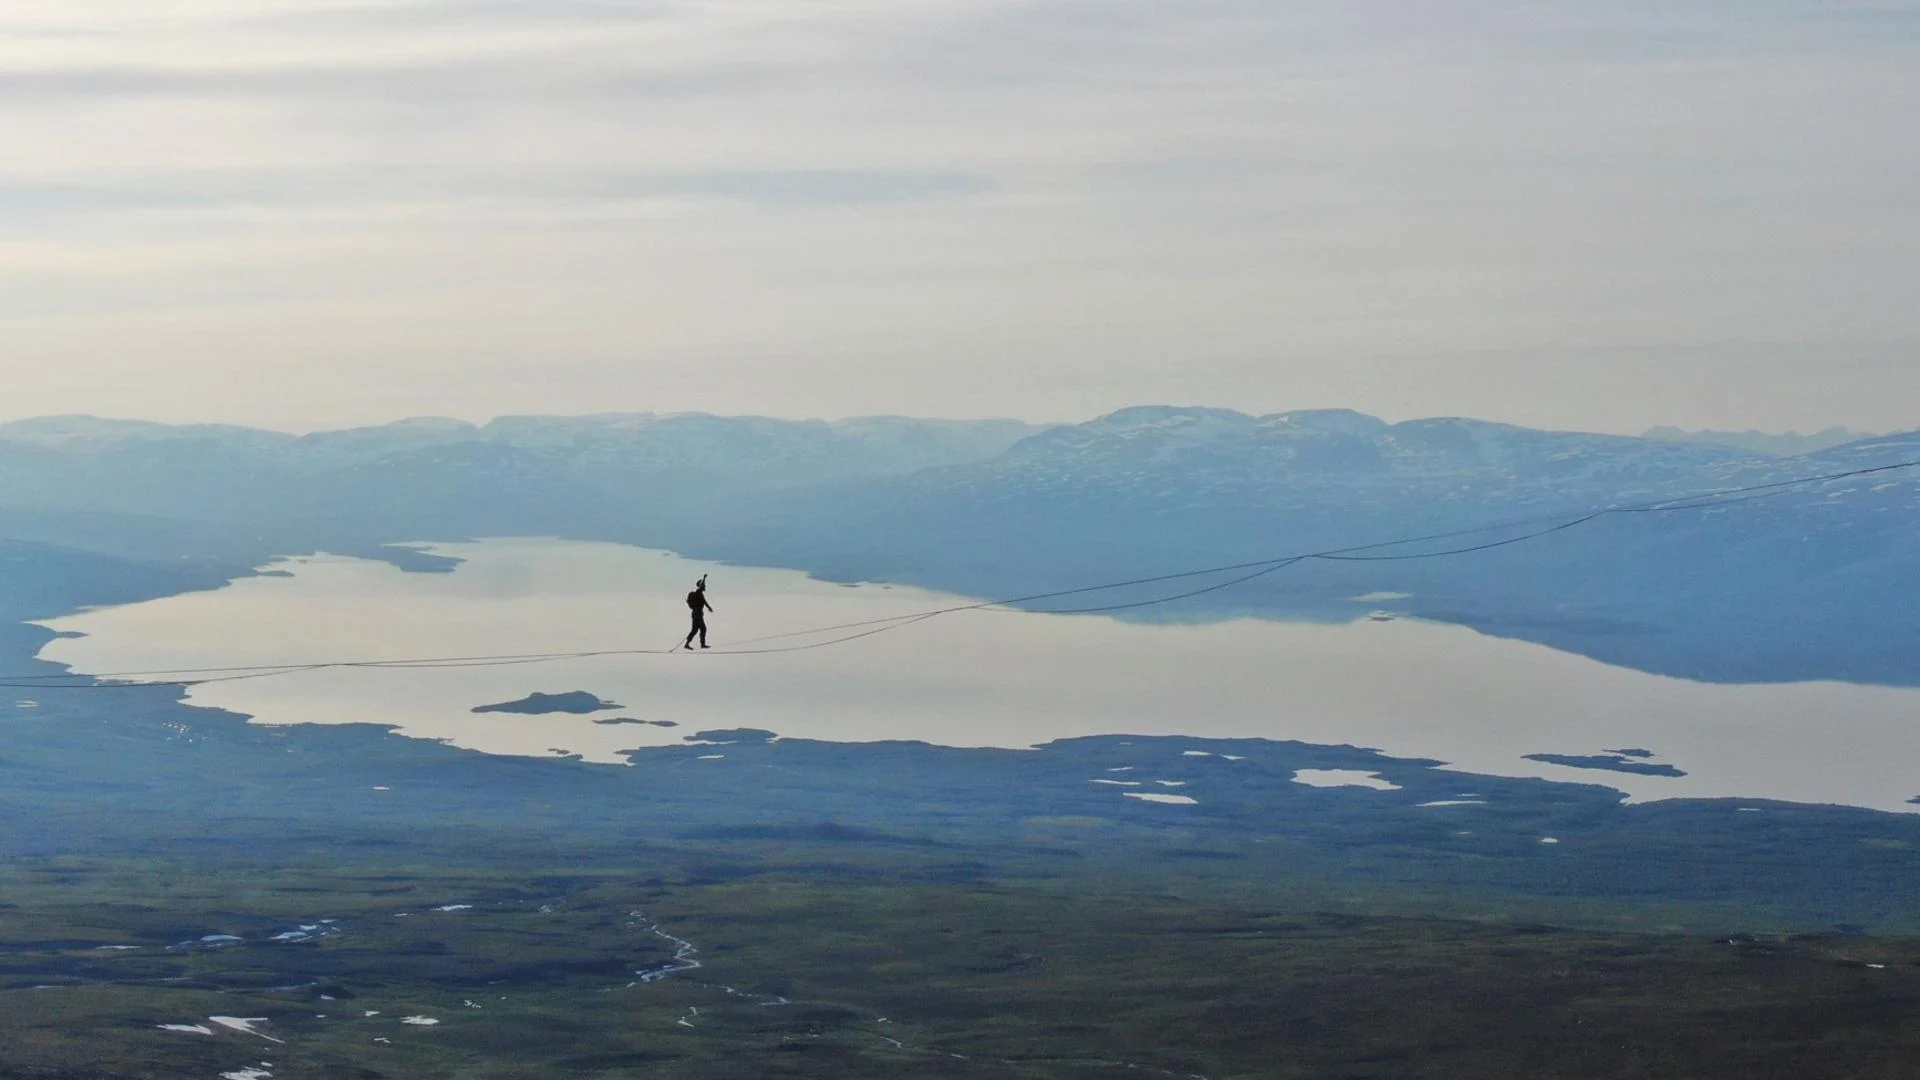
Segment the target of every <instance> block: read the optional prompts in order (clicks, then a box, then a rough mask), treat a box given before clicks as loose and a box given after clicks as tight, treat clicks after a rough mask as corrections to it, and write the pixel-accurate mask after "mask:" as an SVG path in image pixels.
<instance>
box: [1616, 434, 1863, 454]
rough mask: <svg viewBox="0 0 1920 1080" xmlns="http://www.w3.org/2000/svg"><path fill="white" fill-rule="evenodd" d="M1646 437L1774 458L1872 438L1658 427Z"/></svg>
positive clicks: (1851, 435) (1813, 451) (1859, 435)
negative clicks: (1726, 447) (1729, 447)
mask: <svg viewBox="0 0 1920 1080" xmlns="http://www.w3.org/2000/svg"><path fill="white" fill-rule="evenodd" d="M1646 437H1647V438H1649V439H1657V440H1659V441H1660V442H1684V443H1704V444H1707V445H1709V446H1731V447H1735V448H1737V449H1740V450H1751V451H1753V452H1754V453H1756V454H1772V455H1773V456H1775V457H1793V456H1795V455H1796V454H1812V453H1817V452H1819V451H1821V450H1827V449H1831V448H1832V447H1835V446H1843V445H1845V444H1847V443H1850V442H1859V441H1860V440H1862V439H1870V438H1873V436H1872V435H1871V434H1870V433H1868V432H1864V431H1854V430H1852V429H1850V428H1844V427H1830V428H1827V429H1826V430H1824V431H1816V432H1814V433H1813V434H1811V435H1802V434H1800V433H1798V432H1794V431H1789V432H1787V433H1786V434H1784V435H1775V434H1771V433H1769V432H1765V431H1683V430H1682V429H1680V428H1677V427H1657V428H1652V429H1650V430H1649V431H1648V432H1647V435H1646Z"/></svg>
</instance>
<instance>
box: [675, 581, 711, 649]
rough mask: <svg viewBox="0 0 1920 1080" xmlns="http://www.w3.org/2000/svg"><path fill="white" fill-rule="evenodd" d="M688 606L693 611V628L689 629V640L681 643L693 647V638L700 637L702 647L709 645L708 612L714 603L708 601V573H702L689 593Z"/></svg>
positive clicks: (684, 646) (687, 647) (685, 647)
mask: <svg viewBox="0 0 1920 1080" xmlns="http://www.w3.org/2000/svg"><path fill="white" fill-rule="evenodd" d="M687 608H688V609H689V610H691V611H692V612H693V628H692V629H690V630H688V631H687V640H686V641H685V642H684V643H682V644H681V646H680V647H681V648H683V649H691V648H693V639H694V637H695V636H696V635H697V636H698V637H699V638H700V647H701V648H703V649H704V648H706V647H707V612H709V611H712V610H713V605H712V604H709V603H707V575H705V574H701V575H700V581H699V583H698V584H696V585H695V586H694V587H693V591H692V592H690V593H688V594H687Z"/></svg>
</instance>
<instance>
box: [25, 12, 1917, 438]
mask: <svg viewBox="0 0 1920 1080" xmlns="http://www.w3.org/2000/svg"><path fill="white" fill-rule="evenodd" d="M1916 116H1920V0H1906V2H1903V0H1528V2H1521V0H1156V2H1139V0H677V2H676V0H404V2H403V0H85V2H84V3H80V2H75V0H8V2H7V3H5V4H4V6H0V148H3V149H0V418H5V417H17V416H25V415H32V414H38V413H49V412H93V413H100V414H108V415H121V416H145V417H153V418H158V419H167V420H188V419H192V420H226V421H236V422H247V423H256V424H263V425H268V426H276V427H285V428H294V429H305V428H313V427H320V426H337V425H343V424H351V423H365V422H374V421H380V420H386V419H391V418H395V417H399V416H405V415H414V414H423V413H432V414H444V415H456V416H464V417H469V418H484V417H487V416H491V415H494V414H498V413H504V412H588V411H601V410H646V409H653V410H678V409H705V410H711V411H718V412H763V413H772V414H777V415H790V416H802V415H806V416H841V415H848V414H858V413H870V412H909V413H926V414H944V415H1018V416H1025V417H1029V418H1035V419H1077V418H1082V417H1085V416H1089V415H1092V414H1094V413H1097V412H1101V411H1104V410H1107V409H1110V408H1113V407H1117V406H1120V405H1123V404H1130V403H1139V402H1176V403H1206V404H1221V405H1231V406H1236V407H1239V408H1244V409H1249V410H1253V411H1268V410H1275V409H1284V408H1294V407H1305V406H1321V405H1343V406H1351V407H1355V408H1360V409H1365V410H1368V411H1372V412H1376V413H1381V414H1384V415H1387V416H1389V417H1392V418H1404V417H1408V416H1413V415H1428V414H1443V413H1466V414H1473V415H1481V416H1489V417H1494V418H1499V419H1508V420H1515V421H1519V422H1523V423H1533V424H1541V425H1553V426H1566V427H1587V428H1598V429H1605V430H1639V429H1640V428H1643V427H1645V426H1647V425H1650V424H1654V423H1680V424H1686V425H1692V426H1700V425H1714V426H1738V427H1747V426H1752V425H1758V426H1765V427H1774V428H1785V427H1798V428H1801V429H1807V428H1812V427H1819V426H1824V425H1826V424H1830V423H1848V424H1852V425H1854V426H1856V427H1864V428H1869V429H1887V428H1895V427H1903V428H1911V427H1920V137H1917V136H1916V135H1915V131H1916V121H1915V117H1916Z"/></svg>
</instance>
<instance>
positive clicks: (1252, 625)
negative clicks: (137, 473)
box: [42, 540, 1920, 811]
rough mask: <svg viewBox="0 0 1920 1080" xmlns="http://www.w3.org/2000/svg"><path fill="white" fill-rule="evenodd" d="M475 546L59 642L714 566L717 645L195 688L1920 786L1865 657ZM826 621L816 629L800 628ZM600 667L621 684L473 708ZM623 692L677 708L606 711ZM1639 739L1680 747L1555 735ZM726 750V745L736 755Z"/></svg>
mask: <svg viewBox="0 0 1920 1080" xmlns="http://www.w3.org/2000/svg"><path fill="white" fill-rule="evenodd" d="M432 550H434V551H436V552H439V553H442V554H447V555H452V556H456V557H459V558H461V559H464V560H466V561H465V562H464V563H463V564H462V565H461V566H460V567H459V568H458V570H456V571H455V572H454V573H451V574H404V573H402V572H400V571H399V570H396V569H394V568H393V567H391V566H389V565H387V564H385V563H377V562H367V561H362V560H358V559H347V558H337V557H331V556H322V557H317V558H304V559H293V560H288V561H286V562H284V563H281V564H278V568H279V569H283V570H286V571H289V572H290V576H275V577H260V578H249V579H246V580H242V581H238V582H235V583H234V584H232V585H231V586H229V587H227V588H225V589H221V590H218V591H216V592H210V593H197V594H190V595H185V596H176V597H170V598H166V599H162V600H156V601H151V602H148V603H143V604H134V605H130V606H127V607H121V608H113V609H107V610H101V611H91V612H85V613H82V614H78V615H73V616H70V617H67V618H63V619H58V620H55V621H53V622H51V623H49V624H48V625H50V626H52V627H53V628H55V629H58V630H63V631H78V632H80V633H83V634H85V635H87V636H85V637H79V638H65V639H58V640H55V641H52V642H50V643H49V644H48V645H47V647H46V650H45V651H44V652H43V654H42V655H43V656H44V657H46V658H47V659H50V660H55V661H59V662H62V663H66V664H70V665H72V666H73V667H74V668H75V669H76V670H78V671H83V672H102V671H120V670H141V669H156V668H192V667H203V666H209V665H215V664H220V665H229V664H272V663H280V662H290V661H294V662H297V661H310V660H341V659H345V660H352V659H385V658H395V657H439V656H459V655H471V654H504V653H512V654H519V653H538V652H549V651H574V650H598V649H627V648H632V649H665V648H668V647H670V646H672V645H674V644H676V643H677V642H678V641H679V639H680V637H681V636H682V634H683V633H684V632H685V627H684V621H685V605H684V603H683V599H682V598H683V597H684V596H685V594H686V592H687V590H688V589H689V588H690V587H691V586H692V583H693V581H694V579H695V578H697V577H699V576H700V575H701V574H702V573H710V574H711V575H712V589H711V593H710V595H711V599H712V602H713V605H714V607H715V608H716V610H715V612H714V614H713V615H712V616H710V617H709V621H710V623H711V625H712V627H713V633H714V643H715V646H716V648H715V650H714V651H712V652H710V653H705V654H686V653H680V654H674V655H648V656H625V657H621V656H614V657H601V658H596V659H589V660H570V661H564V662H557V663H550V664H542V665H529V666H515V667H466V668H453V669H440V670H409V669H335V670H325V671H316V672H308V673H301V674H295V675H288V676H284V677H280V678H273V679H258V680H252V681H243V682H232V683H219V684H211V685H205V686H200V687H195V688H194V689H193V690H192V691H191V692H190V696H189V700H191V701H192V702H193V703H194V704H197V705H206V706H212V707H218V708H223V709H229V710H232V711H234V712H239V713H244V714H247V715H249V716H252V717H255V718H256V720H257V721H258V722H261V723H269V724H343V723H371V724H387V725H392V726H394V727H396V728H398V729H399V730H400V731H401V732H402V733H403V734H406V735H410V736H414V737H418V738H428V739H441V740H445V741H447V742H450V743H453V744H455V745H458V746H463V747H470V748H473V749H477V750H484V751H487V752H490V753H498V754H525V755H533V756H542V757H546V756H553V755H555V754H558V753H572V754H580V755H582V756H584V757H585V758H586V759H587V760H589V761H597V762H610V763H612V762H620V761H623V760H624V759H623V758H622V757H621V756H620V751H622V750H626V749H629V748H634V747H642V746H664V745H681V744H683V742H684V740H685V739H686V738H687V737H689V736H691V735H693V734H694V733H696V732H701V731H711V730H715V729H730V728H760V729H767V730H771V731H775V732H778V733H780V734H781V735H783V736H791V737H802V738H810V739H824V740H833V741H845V742H863V741H872V740H880V739H918V740H925V741H928V742H933V743H939V744H945V745H951V746H1001V747H1026V746H1031V745H1034V744H1036V743H1040V742H1045V741H1048V740H1051V739H1059V738H1066V737H1071V736H1079V735H1094V734H1115V733H1126V734H1166V735H1176V734H1177V735H1197V736H1207V737H1218V738H1247V737H1253V738H1269V739H1297V740H1301V741H1305V742H1311V743H1322V744H1353V745H1358V746H1369V747H1377V748H1379V749H1381V750H1383V751H1385V752H1387V753H1390V754H1393V755H1396V756H1421V757H1431V758H1435V759H1439V760H1442V761H1445V762H1448V763H1450V765H1451V766H1452V767H1454V768H1458V769H1461V770H1464V771H1469V772H1477V773H1490V774H1496V775H1503V776H1538V777H1546V778H1549V779H1555V780H1571V781H1580V782H1586V783H1598V784H1605V785H1607V786H1609V787H1614V788H1617V789H1619V790H1622V791H1625V792H1628V793H1629V794H1630V795H1632V796H1633V797H1634V798H1636V799H1657V798H1670V797H1680V796H1744V797H1758V798H1776V799H1786V800H1793V801H1800V802H1834V803H1844V804H1849V805H1856V806H1869V807H1876V808H1880V809H1887V810H1906V811H1911V810H1913V809H1915V807H1913V806H1911V805H1908V803H1907V800H1908V799H1909V798H1911V797H1913V796H1914V795H1915V794H1916V793H1920V692H1916V691H1913V690H1901V689H1893V688H1886V687H1862V686H1849V685H1839V684H1802V685H1792V686H1731V687H1729V686H1713V685H1706V684H1699V683H1690V682H1685V681H1682V680H1677V679H1669V678H1662V677H1658V676H1653V675H1646V674H1642V673H1639V672H1634V671H1628V670H1625V669H1620V668H1612V667H1607V666H1605V665H1602V664H1599V663H1596V662H1594V661H1591V660H1587V659H1584V658H1581V657H1577V656H1571V655H1567V654H1563V653H1557V652H1554V651H1552V650H1550V649H1547V648H1545V647H1542V646H1538V645H1531V644H1525V643H1521V642H1514V641H1506V640H1501V639H1497V638H1490V637H1484V636H1482V635H1480V634H1477V633H1475V632H1474V631H1471V630H1467V629H1464V628H1460V627H1453V626H1441V625H1434V624H1426V623H1420V622H1415V621H1409V620H1397V621H1392V622H1372V621H1366V620H1362V621H1359V622H1356V623H1353V624H1350V625H1343V626H1326V625H1317V624H1289V623H1273V622H1256V621H1247V620H1242V621H1235V622H1228V623H1219V624H1214V625H1207V626H1146V625H1139V624H1130V623H1122V622H1116V621H1113V620H1111V619H1107V618H1103V617H1089V616H1078V617H1074V616H1050V615H1025V614H1010V613H1005V612H988V611H981V612H967V613H962V614H956V615H950V616H945V617H943V618H940V619H936V620H933V621H930V622H924V623H919V624H916V625H913V626H910V627H907V628H905V629H901V630H898V631H895V632H892V633H886V634H881V635H879V636H875V637H868V638H863V639H861V640H858V641H852V642H848V643H846V644H843V645H838V646H835V647H832V648H824V649H817V650H813V651H808V652H796V653H786V654H775V655H766V654H755V655H741V654H731V655H730V654H728V653H727V652H726V651H725V645H726V643H727V642H728V641H729V640H736V641H737V640H742V639H744V638H747V637H762V636H764V635H768V634H777V633H782V632H786V631H794V630H803V629H807V628H810V627H816V626H820V625H823V624H831V623H845V622H853V621H857V620H861V619H870V618H876V617H884V616H889V615H894V614H899V613H902V612H909V611H916V610H920V609H923V608H927V607H937V606H940V605H942V604H945V603H949V602H951V601H952V599H953V598H951V597H948V596H944V595H941V594H936V593H929V592H924V591H921V590H916V589H907V588H898V587H889V586H851V587H850V586H840V585H831V584H826V583H823V582H818V581H813V580H810V579H808V578H807V577H805V576H804V575H801V574H798V573H794V572H791V571H783V570H766V569H756V568H743V567H730V566H719V565H713V564H706V563H696V562H692V561H689V560H685V559H681V558H678V557H676V556H672V555H668V554H665V553H662V552H655V551H645V550H640V549H636V548H629V547H622V546H618V545H612V544H586V543H572V542H563V541H554V540H492V541H485V542H481V543H473V544H447V545H437V546H435V547H434V548H433V549H432ZM801 640H805V639H801ZM575 690H581V691H587V692H590V693H593V694H598V695H600V696H601V697H603V698H606V699H608V700H609V701H613V702H618V703H619V704H620V705H621V709H620V711H618V712H602V713H596V714H592V715H567V714H558V715H545V716H526V715H517V714H513V713H485V714H475V713H473V712H472V711H471V710H472V709H473V708H474V707H475V706H479V705H487V704H494V703H499V702H508V701H514V700H517V699H521V698H524V697H527V696H528V695H529V694H530V693H532V692H535V691H541V692H546V693H562V692H567V691H575ZM615 717H629V718H633V719H638V720H644V721H665V722H670V723H672V724H673V725H675V726H671V727H668V726H656V725H655V724H651V723H649V724H609V723H596V722H595V720H596V718H597V719H600V720H606V719H609V718H615ZM1620 747H1632V748H1635V749H1636V750H1638V749H1642V748H1644V750H1645V751H1647V752H1649V753H1650V755H1651V756H1649V757H1647V758H1644V759H1640V758H1636V759H1635V760H1636V761H1646V762H1649V763H1652V764H1665V765H1670V766H1672V767H1673V769H1674V770H1677V771H1680V772H1683V773H1684V775H1681V776H1670V775H1641V774H1635V773H1624V772H1618V771H1611V770H1607V769H1597V768H1577V767H1573V766H1569V765H1566V764H1556V763H1552V762H1544V761H1537V760H1528V759H1527V758H1526V757H1525V756H1524V755H1528V754H1545V755H1549V756H1555V757H1559V758H1561V759H1562V760H1565V759H1567V758H1573V759H1576V760H1578V759H1582V758H1589V757H1592V758H1600V759H1604V757H1605V755H1606V754H1607V753H1608V752H1610V749H1611V748H1620ZM714 767H726V766H725V764H724V759H723V758H721V759H718V760H717V761H716V763H715V765H714Z"/></svg>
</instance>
